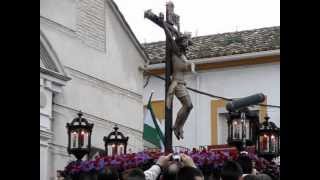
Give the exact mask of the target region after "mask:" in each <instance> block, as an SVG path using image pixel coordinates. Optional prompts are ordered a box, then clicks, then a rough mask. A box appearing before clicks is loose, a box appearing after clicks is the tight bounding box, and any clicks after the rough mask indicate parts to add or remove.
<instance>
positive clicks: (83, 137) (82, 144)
mask: <svg viewBox="0 0 320 180" xmlns="http://www.w3.org/2000/svg"><path fill="white" fill-rule="evenodd" d="M88 140H89V133H88V132H87V131H86V130H84V129H82V130H81V131H80V138H79V148H88Z"/></svg>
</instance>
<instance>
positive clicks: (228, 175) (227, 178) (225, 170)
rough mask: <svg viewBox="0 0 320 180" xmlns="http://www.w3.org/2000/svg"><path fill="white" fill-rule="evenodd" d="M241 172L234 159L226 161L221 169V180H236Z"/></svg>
mask: <svg viewBox="0 0 320 180" xmlns="http://www.w3.org/2000/svg"><path fill="white" fill-rule="evenodd" d="M242 174H243V172H242V168H241V166H240V165H239V163H237V162H236V161H230V160H228V161H226V162H225V163H224V165H223V167H222V170H221V178H222V180H238V179H239V177H241V175H242Z"/></svg>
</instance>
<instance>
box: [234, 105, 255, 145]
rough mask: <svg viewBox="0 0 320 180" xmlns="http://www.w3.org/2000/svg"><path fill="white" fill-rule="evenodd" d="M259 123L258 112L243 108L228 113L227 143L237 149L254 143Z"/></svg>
mask: <svg viewBox="0 0 320 180" xmlns="http://www.w3.org/2000/svg"><path fill="white" fill-rule="evenodd" d="M258 124H259V116H258V113H256V112H254V111H250V110H249V109H248V108H244V109H242V110H239V111H237V112H229V114H228V144H229V145H230V146H236V147H237V149H238V150H239V151H243V150H245V147H246V146H251V145H254V143H255V142H256V133H257V129H258Z"/></svg>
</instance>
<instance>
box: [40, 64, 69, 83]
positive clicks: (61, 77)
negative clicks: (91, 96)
mask: <svg viewBox="0 0 320 180" xmlns="http://www.w3.org/2000/svg"><path fill="white" fill-rule="evenodd" d="M40 73H43V74H47V75H49V76H52V77H54V78H57V79H60V80H62V81H69V80H71V78H70V77H67V76H64V75H62V74H59V73H56V72H54V71H51V70H49V69H46V68H43V67H41V66H40Z"/></svg>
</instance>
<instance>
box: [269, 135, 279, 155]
mask: <svg viewBox="0 0 320 180" xmlns="http://www.w3.org/2000/svg"><path fill="white" fill-rule="evenodd" d="M270 146H271V148H270V150H271V152H272V153H276V152H277V150H278V138H277V136H275V135H271V145H270Z"/></svg>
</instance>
